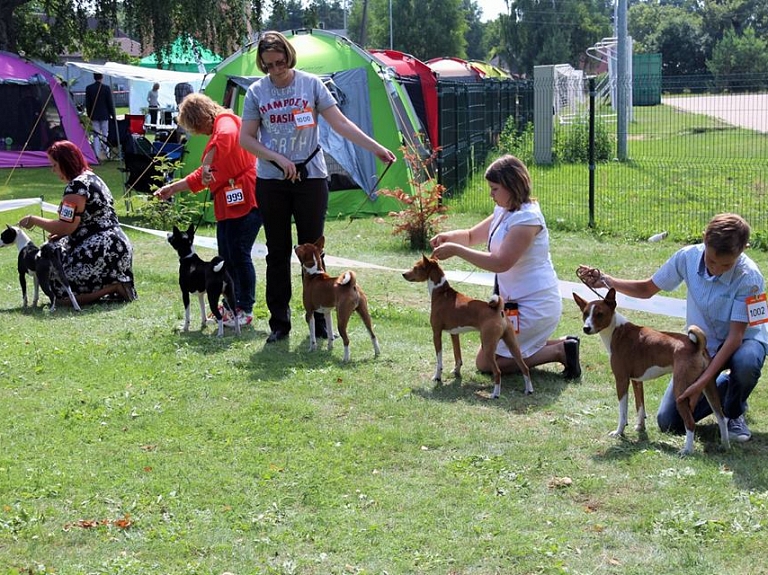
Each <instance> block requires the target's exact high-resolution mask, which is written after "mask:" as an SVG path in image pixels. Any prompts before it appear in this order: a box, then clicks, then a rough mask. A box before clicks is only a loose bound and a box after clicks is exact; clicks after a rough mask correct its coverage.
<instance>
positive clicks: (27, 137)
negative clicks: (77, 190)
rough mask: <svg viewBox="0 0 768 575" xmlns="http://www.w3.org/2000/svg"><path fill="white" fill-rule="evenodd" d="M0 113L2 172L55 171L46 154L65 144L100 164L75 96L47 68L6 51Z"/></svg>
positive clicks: (0, 60) (1, 57)
mask: <svg viewBox="0 0 768 575" xmlns="http://www.w3.org/2000/svg"><path fill="white" fill-rule="evenodd" d="M0 110H2V112H0V113H2V116H3V119H2V121H0V168H36V167H41V166H49V165H50V162H49V161H48V157H47V156H46V153H45V151H46V150H47V149H48V146H50V145H51V144H52V143H53V142H55V141H57V140H65V139H66V140H70V141H71V142H74V143H75V144H76V145H77V146H79V147H80V149H81V150H82V151H83V154H84V155H85V158H86V159H87V160H88V163H91V164H97V163H98V161H97V160H96V155H95V154H94V153H93V148H92V147H91V144H90V143H89V142H88V137H87V135H86V133H85V130H83V127H82V125H81V124H80V118H79V116H78V113H77V108H76V107H75V104H74V102H73V100H72V97H71V96H70V94H69V92H68V91H67V90H66V89H64V88H63V87H62V86H61V85H60V84H59V82H58V81H57V80H56V78H55V77H54V76H53V75H51V74H50V72H48V71H47V70H45V69H44V68H41V67H40V66H38V65H37V64H35V63H34V62H32V61H29V60H25V59H23V58H21V57H19V56H17V55H16V54H12V53H10V52H3V51H0Z"/></svg>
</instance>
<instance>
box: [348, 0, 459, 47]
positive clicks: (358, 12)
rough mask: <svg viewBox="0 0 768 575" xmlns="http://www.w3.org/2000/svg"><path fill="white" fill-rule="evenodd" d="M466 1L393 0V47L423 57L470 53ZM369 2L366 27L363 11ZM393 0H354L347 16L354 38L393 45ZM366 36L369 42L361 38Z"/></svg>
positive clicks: (377, 44)
mask: <svg viewBox="0 0 768 575" xmlns="http://www.w3.org/2000/svg"><path fill="white" fill-rule="evenodd" d="M462 1H463V0H391V2H392V47H393V48H394V49H395V50H400V51H401V52H406V53H408V54H412V55H414V56H416V57H417V58H419V59H420V60H429V59H430V58H434V57H437V56H457V57H460V58H464V57H465V56H466V45H467V44H466V39H465V37H464V34H465V32H466V30H467V22H466V20H465V17H464V11H463V9H462ZM366 4H367V15H366V18H365V21H366V26H365V29H364V30H363V28H362V21H363V12H364V8H366ZM389 5H390V0H354V2H353V4H352V9H351V10H350V13H349V16H348V18H347V32H348V36H349V38H350V39H351V40H353V41H355V42H357V43H359V44H362V45H363V46H365V47H371V48H389V44H390V34H389V32H390V18H389ZM427 15H428V16H427ZM363 36H365V41H361V40H362V38H363Z"/></svg>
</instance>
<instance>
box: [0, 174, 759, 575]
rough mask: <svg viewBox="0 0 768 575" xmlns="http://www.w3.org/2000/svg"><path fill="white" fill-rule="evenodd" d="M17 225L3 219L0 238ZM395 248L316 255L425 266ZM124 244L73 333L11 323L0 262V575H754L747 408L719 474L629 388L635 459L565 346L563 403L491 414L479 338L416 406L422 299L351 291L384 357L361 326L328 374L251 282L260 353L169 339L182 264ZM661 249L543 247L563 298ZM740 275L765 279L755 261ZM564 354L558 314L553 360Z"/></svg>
mask: <svg viewBox="0 0 768 575" xmlns="http://www.w3.org/2000/svg"><path fill="white" fill-rule="evenodd" d="M110 170H113V169H112V168H110V167H109V166H108V167H107V168H106V169H105V172H104V173H108V174H109V175H108V179H110V183H111V185H112V186H113V190H120V189H121V187H120V180H119V173H118V172H117V171H116V170H114V171H110ZM30 172H35V173H34V174H31V173H30V174H29V175H25V177H24V182H25V183H19V182H21V181H22V180H21V178H20V176H19V174H18V173H17V174H14V176H13V178H11V180H10V181H9V182H7V172H0V176H3V177H2V180H0V199H8V198H10V197H34V196H39V195H41V194H42V195H44V196H45V197H46V199H47V200H48V201H53V202H56V201H57V199H56V198H58V197H59V195H60V193H61V189H62V186H61V183H59V182H57V181H56V180H55V179H54V178H53V176H52V174H51V173H50V170H41V171H36V170H35V171H30ZM30 179H31V180H32V183H27V181H28V180H30ZM116 195H119V194H116ZM118 204H119V202H118ZM118 207H120V206H119V205H118ZM24 213H26V211H23V210H21V211H14V212H2V213H0V224H5V223H15V222H16V221H18V219H19V218H20V217H21V216H23V215H24ZM475 218H476V216H473V217H470V216H467V215H455V214H454V215H451V217H450V220H449V222H450V225H451V227H455V226H465V225H468V224H470V223H473V222H474V219H475ZM126 219H127V218H126ZM390 229H391V228H390V225H389V224H388V222H387V221H386V220H385V219H373V218H372V219H363V220H354V221H331V222H328V225H327V233H326V236H327V241H326V252H327V253H328V254H329V255H333V256H340V257H346V258H351V259H355V260H359V261H363V262H370V263H376V264H379V265H383V266H387V267H389V268H393V270H401V269H405V268H407V267H408V266H410V265H411V264H412V263H413V261H414V260H415V259H416V258H417V257H419V255H420V254H418V253H415V252H411V251H408V250H406V249H405V248H404V247H403V245H402V242H401V241H400V240H399V239H398V238H394V237H392V236H391V234H390ZM198 233H200V234H203V235H208V236H212V235H213V228H211V227H210V226H208V227H201V229H200V230H199V232H198ZM129 235H130V237H131V239H132V241H133V242H134V246H135V272H136V278H137V289H138V292H139V295H140V299H139V300H138V301H136V302H134V303H131V304H105V305H96V306H90V307H87V308H85V309H84V311H83V312H82V313H79V314H78V313H75V312H72V311H71V310H69V309H67V308H59V309H57V310H56V312H55V313H54V314H49V313H48V311H47V308H45V309H37V310H34V311H23V310H22V309H21V308H20V306H21V293H20V290H19V286H18V279H17V275H16V271H15V261H16V253H15V251H13V250H12V249H6V250H3V251H0V257H2V258H3V261H2V265H0V287H2V289H1V290H0V316H2V317H4V319H5V321H4V330H3V331H4V335H3V337H2V338H0V447H1V449H0V573H2V574H54V573H56V574H67V575H69V574H78V575H79V574H83V575H85V574H94V573H109V574H131V575H133V574H136V575H138V574H141V575H145V574H147V573H162V574H212V575H213V574H223V573H234V574H238V575H245V574H281V575H282V574H286V575H287V574H302V575H303V574H318V575H319V574H373V573H376V574H385V573H387V574H411V573H425V574H440V575H447V574H453V575H458V574H462V575H465V574H466V575H470V574H472V575H477V574H482V575H486V574H501V573H504V574H507V573H515V574H518V573H520V574H533V573H537V574H539V573H540V574H565V573H571V574H574V573H583V574H586V573H590V574H595V573H606V574H607V573H616V574H622V575H627V574H637V575H640V574H643V575H645V574H648V573H654V574H680V573H696V574H702V573H715V572H720V573H742V574H753V573H754V574H757V573H765V572H766V567H765V565H768V549H766V547H765V543H764V542H765V530H766V527H767V526H768V465H767V463H768V416H766V413H768V396H767V395H766V392H765V389H764V386H765V384H764V382H763V383H761V385H759V386H758V388H757V389H756V391H755V392H754V394H753V395H752V398H751V399H750V411H749V413H748V421H749V424H750V426H751V428H752V431H753V434H754V435H753V440H752V441H751V442H749V443H746V444H743V445H734V446H733V448H732V449H731V450H730V451H729V452H724V451H722V450H721V449H720V448H719V446H718V443H717V441H718V434H717V426H716V424H715V423H714V419H712V418H709V419H707V420H705V421H704V422H702V425H700V426H699V428H698V430H697V441H696V453H695V454H694V455H693V456H691V457H688V458H684V459H681V458H680V457H679V456H678V451H679V449H680V448H681V447H682V445H683V442H684V438H683V437H681V436H670V435H664V434H661V433H659V431H658V430H657V428H656V425H655V418H654V415H655V409H656V407H657V406H658V403H659V400H660V397H661V394H662V393H663V390H664V388H665V387H666V383H667V380H666V379H660V380H657V381H656V382H652V383H650V384H649V385H646V402H647V409H648V411H649V414H650V416H649V420H648V432H647V435H644V436H638V433H637V432H636V431H634V430H633V429H632V427H631V426H630V427H628V428H627V437H626V439H614V438H611V437H608V435H607V434H608V432H609V431H611V430H613V429H614V428H615V426H616V419H617V400H616V397H615V392H614V387H613V382H612V376H611V374H610V370H609V368H608V359H607V354H606V352H605V350H604V349H603V348H602V345H601V343H600V340H599V338H597V337H587V336H584V337H582V339H581V342H582V343H581V350H582V367H583V370H584V373H583V376H582V378H581V380H580V381H578V382H566V381H564V380H563V379H562V378H561V377H560V375H559V372H560V370H561V366H555V365H551V366H544V367H542V368H538V369H534V370H533V371H532V376H533V384H534V387H535V389H536V393H535V394H534V395H533V396H525V395H524V394H523V393H522V389H523V384H522V380H521V378H519V377H515V376H510V377H506V378H504V379H503V381H502V383H503V388H502V398H501V399H500V400H497V401H488V400H484V399H483V398H482V397H481V395H480V394H478V392H487V391H488V390H490V388H491V383H490V378H489V377H488V376H485V375H482V374H479V373H477V372H476V371H475V370H474V368H473V362H472V359H473V357H474V353H475V350H476V349H477V345H478V338H477V336H476V334H467V335H464V336H462V341H463V349H464V356H465V368H464V372H463V375H464V377H463V379H462V380H461V381H454V380H452V379H451V378H450V377H448V376H449V375H450V369H451V368H452V359H451V358H450V353H447V354H446V355H447V356H448V359H447V367H448V370H447V371H446V383H445V384H444V385H443V386H439V387H436V386H435V385H434V384H433V383H432V382H431V381H430V377H431V375H432V373H433V371H434V351H433V347H432V342H431V330H430V328H429V319H428V311H429V309H428V305H429V304H428V296H427V290H426V287H425V286H424V285H422V284H416V285H414V284H410V283H408V282H406V281H405V280H403V279H402V278H401V277H400V274H399V273H398V272H397V271H382V270H374V269H369V268H363V267H360V268H359V269H357V272H358V278H359V281H360V282H361V284H362V286H363V287H364V289H365V291H366V293H367V294H368V297H369V303H370V307H371V312H372V316H373V320H374V327H375V329H376V331H377V335H378V336H379V340H380V342H381V347H382V355H381V356H380V357H379V358H378V359H374V358H373V350H372V347H371V345H370V341H369V339H368V337H367V334H366V332H365V329H364V327H363V326H362V323H361V322H360V320H359V318H357V317H355V318H353V319H352V320H351V322H350V327H351V332H350V333H351V338H352V349H351V356H352V357H351V362H350V363H349V364H343V363H342V362H341V355H342V349H341V346H340V345H337V346H336V347H334V349H333V351H332V352H328V351H327V350H326V349H325V348H323V349H321V350H318V351H316V352H313V353H309V352H308V351H307V347H308V337H307V333H306V326H305V324H304V322H303V319H302V317H303V312H302V311H301V310H300V309H299V308H300V305H301V304H300V293H301V287H300V280H299V270H298V268H297V267H295V268H294V280H295V281H294V298H293V302H294V310H293V322H294V323H293V331H292V332H291V337H290V338H289V340H288V341H286V342H281V343H278V344H275V345H271V346H266V345H265V343H264V340H265V338H266V335H267V333H268V328H267V324H266V319H267V312H266V307H265V304H264V282H263V278H264V261H263V260H257V261H256V267H257V275H258V278H259V281H258V286H257V308H256V309H255V313H256V319H255V325H254V326H253V327H252V328H249V329H246V330H245V331H244V332H243V334H242V336H241V337H239V338H238V337H234V336H233V335H232V334H231V330H228V331H227V333H226V336H225V337H224V338H223V339H217V338H216V337H214V333H215V331H214V329H213V328H212V327H208V328H207V329H206V330H205V331H204V332H202V333H200V332H199V331H198V330H197V329H195V326H196V324H197V322H196V321H195V320H194V318H195V316H194V315H193V324H192V325H193V331H191V332H189V333H179V326H180V325H181V323H182V318H183V310H182V307H181V306H182V304H181V297H180V294H179V290H178V285H177V281H178V277H177V268H178V261H177V259H176V256H175V253H174V252H173V250H172V249H171V247H170V246H169V245H168V244H167V242H165V241H164V240H163V239H162V238H157V237H153V236H150V235H146V234H142V233H138V232H133V231H129ZM33 236H34V237H33V239H34V240H35V241H36V242H38V243H39V242H41V241H42V240H43V238H42V237H41V235H40V234H39V230H35V231H34V232H33ZM257 241H259V242H263V241H264V240H263V232H262V233H260V234H259V238H258V240H257ZM678 247H679V244H673V243H669V242H668V241H665V242H659V243H647V242H643V243H636V242H626V241H618V240H616V239H615V238H613V239H612V238H607V237H604V236H598V235H594V234H589V233H582V232H565V231H559V230H557V231H554V232H553V234H552V256H553V259H554V262H555V266H556V268H557V271H558V274H559V276H560V278H561V279H564V280H571V281H574V280H575V274H574V270H575V268H576V266H577V265H578V264H580V263H589V264H593V265H597V266H599V267H602V268H604V269H605V270H606V271H609V272H610V273H612V274H615V275H618V276H622V275H626V276H629V277H645V276H647V275H648V274H650V273H651V272H653V271H654V270H655V269H656V267H657V266H658V265H659V264H661V263H662V262H663V261H664V260H665V259H666V258H667V257H668V256H669V255H671V254H672V253H673V252H674V251H675V250H676V249H677V248H678ZM200 253H201V255H202V256H203V257H205V258H210V257H211V256H212V255H213V254H212V253H211V252H210V251H209V250H200ZM750 255H751V256H752V257H753V258H754V259H755V260H756V261H757V262H758V264H759V265H760V266H761V267H762V269H764V270H765V269H768V267H767V266H768V254H766V253H765V252H759V251H756V252H750ZM446 268H447V269H466V270H467V271H470V270H471V269H472V268H471V267H469V266H467V265H466V264H462V263H461V262H458V261H450V262H449V263H448V264H447V265H446ZM330 271H331V272H332V273H333V272H337V273H338V272H340V271H341V270H340V269H331V270H330ZM455 287H457V288H458V289H460V290H462V291H464V292H466V293H470V294H472V295H475V296H478V297H484V296H486V295H487V291H488V290H487V288H482V287H479V286H475V285H472V284H464V283H462V284H458V283H456V284H455ZM673 295H676V296H682V295H683V294H682V293H676V294H673ZM625 314H626V315H627V316H628V317H630V319H632V320H634V321H636V322H637V323H646V324H650V325H653V326H654V327H658V328H663V329H675V330H680V329H682V328H683V322H682V321H681V320H676V319H672V318H667V317H662V316H655V315H650V314H645V313H638V312H632V311H625ZM579 332H580V318H579V312H578V308H577V307H576V305H575V303H574V302H573V301H571V300H567V301H565V302H564V310H563V317H562V321H561V325H560V328H559V329H558V332H557V335H566V334H576V333H579ZM443 339H444V345H448V338H447V337H444V338H443ZM763 379H765V377H763ZM630 409H631V410H634V406H633V405H631V407H630Z"/></svg>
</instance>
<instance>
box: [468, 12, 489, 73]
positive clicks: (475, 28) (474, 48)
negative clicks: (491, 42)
mask: <svg viewBox="0 0 768 575" xmlns="http://www.w3.org/2000/svg"><path fill="white" fill-rule="evenodd" d="M462 9H463V10H464V19H465V20H466V21H467V32H466V34H464V38H465V40H466V41H467V58H468V59H469V60H487V59H489V58H488V43H487V41H486V37H485V36H486V28H487V26H486V25H485V24H483V23H482V21H481V20H480V18H481V16H482V12H483V11H482V9H481V8H480V6H479V5H478V3H477V2H476V1H475V0H463V2H462Z"/></svg>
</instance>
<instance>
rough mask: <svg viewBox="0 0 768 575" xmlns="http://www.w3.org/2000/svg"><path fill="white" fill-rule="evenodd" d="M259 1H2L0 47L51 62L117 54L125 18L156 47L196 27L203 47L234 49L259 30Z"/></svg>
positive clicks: (128, 28) (132, 30)
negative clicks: (68, 57)
mask: <svg viewBox="0 0 768 575" xmlns="http://www.w3.org/2000/svg"><path fill="white" fill-rule="evenodd" d="M261 5H262V0H227V1H226V2H219V1H218V0H164V1H163V2H158V1H157V0H124V1H123V2H122V3H118V2H117V1H116V0H43V1H40V0H0V49H3V50H8V51H11V52H24V53H25V54H26V55H27V56H29V57H34V58H40V59H41V60H44V61H48V62H56V61H57V60H58V58H59V56H60V55H61V54H63V53H67V52H70V53H71V52H76V51H79V52H82V54H83V57H84V58H85V59H87V60H90V59H97V58H98V59H116V58H117V57H118V56H119V55H120V52H119V51H118V50H117V49H116V47H115V46H114V45H113V44H112V38H113V36H114V31H115V30H116V29H117V26H118V23H119V21H120V19H121V18H122V19H123V22H122V23H123V24H124V25H125V29H126V31H127V32H128V33H129V34H130V35H131V36H132V37H133V38H134V39H136V40H138V41H139V42H141V44H142V45H143V46H153V47H154V49H155V50H160V49H163V48H169V47H170V46H171V44H172V43H173V41H174V40H175V39H176V38H177V37H178V36H179V35H182V34H188V33H189V31H190V30H194V34H193V35H194V37H195V39H197V40H199V41H200V42H201V43H202V44H203V45H204V46H205V47H207V48H210V49H212V50H214V51H216V52H221V53H230V52H232V51H234V50H235V49H236V48H239V47H240V46H241V45H242V44H243V43H244V42H245V41H246V40H247V39H248V35H249V33H250V32H251V31H252V29H255V30H260V29H261V17H260V15H261ZM118 8H120V9H121V12H118ZM89 21H90V22H92V23H93V22H95V26H93V25H92V26H89Z"/></svg>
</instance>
